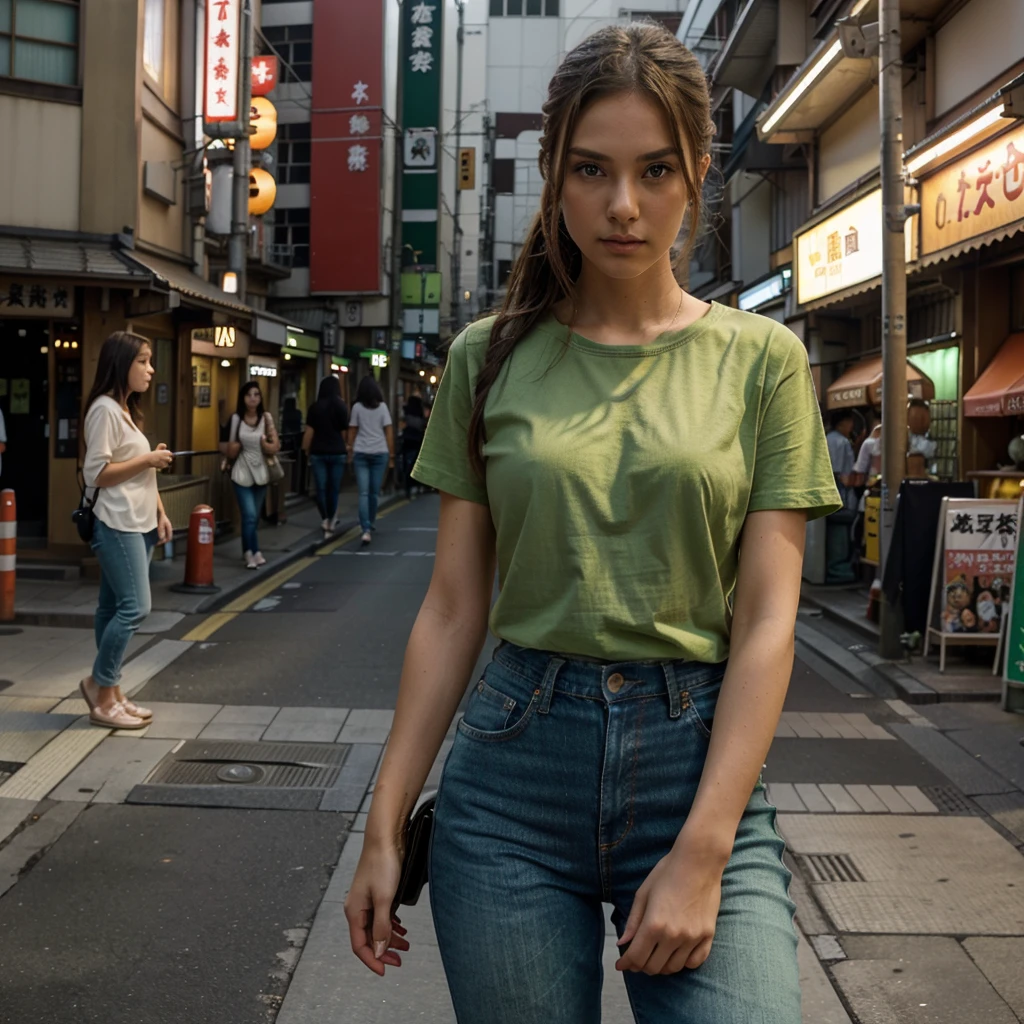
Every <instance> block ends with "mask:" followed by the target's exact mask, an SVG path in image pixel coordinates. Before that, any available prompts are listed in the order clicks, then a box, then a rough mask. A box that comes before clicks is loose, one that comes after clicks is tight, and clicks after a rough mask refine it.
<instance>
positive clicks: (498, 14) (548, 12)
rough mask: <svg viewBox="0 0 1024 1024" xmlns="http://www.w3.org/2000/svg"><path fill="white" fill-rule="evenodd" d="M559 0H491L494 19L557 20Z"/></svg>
mask: <svg viewBox="0 0 1024 1024" xmlns="http://www.w3.org/2000/svg"><path fill="white" fill-rule="evenodd" d="M558 7H559V0H491V3H490V8H489V10H490V15H491V17H492V18H503V17H504V18H521V17H523V16H524V15H525V16H526V17H527V18H540V17H546V18H557V17H558Z"/></svg>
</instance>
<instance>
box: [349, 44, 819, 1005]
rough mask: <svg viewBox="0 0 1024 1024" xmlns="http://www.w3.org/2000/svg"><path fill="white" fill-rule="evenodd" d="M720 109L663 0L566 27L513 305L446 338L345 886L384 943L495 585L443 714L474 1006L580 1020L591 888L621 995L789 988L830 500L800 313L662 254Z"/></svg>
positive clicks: (446, 825) (442, 930) (448, 825)
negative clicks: (810, 544) (705, 285)
mask: <svg viewBox="0 0 1024 1024" xmlns="http://www.w3.org/2000/svg"><path fill="white" fill-rule="evenodd" d="M713 131H714V129H713V124H712V121H711V117H710V104H709V98H708V91H707V84H706V80H705V76H704V72H703V71H702V69H701V67H700V65H699V64H698V62H697V60H696V59H695V58H694V57H693V55H692V54H691V53H690V52H689V51H688V50H686V49H685V48H684V47H683V46H682V45H681V44H680V43H679V42H678V41H677V40H676V39H675V37H674V36H672V35H670V34H669V33H667V32H665V31H664V30H662V29H661V28H658V27H654V26H651V25H643V24H632V25H630V26H628V27H625V28H618V27H611V28H606V29H602V30H601V31H599V32H597V33H596V34H594V35H593V36H591V37H590V38H589V39H587V40H586V41H584V42H583V43H582V44H581V45H580V46H578V47H577V48H576V49H574V50H573V51H572V52H571V53H569V54H568V55H567V56H566V58H565V59H564V61H563V63H562V65H561V66H560V68H559V69H558V71H557V73H556V74H555V77H554V78H553V80H552V82H551V84H550V87H549V92H548V98H547V101H546V103H545V105H544V126H543V134H542V138H541V143H540V169H541V174H542V176H543V179H544V188H543V192H542V196H541V209H540V212H539V214H538V216H537V218H536V220H535V222H534V224H533V226H532V228H531V230H530V231H529V233H528V235H527V237H526V239H525V241H524V244H523V248H522V251H521V253H520V256H519V258H518V260H517V262H516V264H515V266H514V268H513V271H512V275H511V277H510V280H509V286H508V292H507V296H506V298H505V303H504V306H503V308H502V310H501V313H500V314H499V315H498V316H497V317H493V318H489V319H487V320H484V321H481V322H480V323H478V324H475V325H473V326H471V327H470V328H468V329H467V330H466V331H464V332H463V334H462V335H461V336H460V337H458V338H457V339H456V340H455V342H454V343H453V345H452V347H451V350H450V352H449V355H448V362H447V367H446V369H445V373H444V377H443V379H442V382H441V385H440V388H439V392H438V395H437V400H436V402H435V404H434V407H433V411H432V414H431V417H430V420H429V423H428V426H427V432H426V438H425V440H424V443H423V449H422V452H421V455H420V459H419V462H418V464H417V467H416V469H415V470H414V475H415V477H416V479H417V480H419V481H421V482H423V483H426V484H430V485H433V486H435V487H437V488H438V489H439V490H440V491H441V492H442V494H441V514H440V524H439V531H438V537H437V556H436V560H435V567H434V573H433V578H432V580H431V583H430V588H429V590H428V593H427V596H426V598H425V600H424V603H423V607H422V609H421V611H420V614H419V616H418V618H417V620H416V623H415V625H414V627H413V630H412V634H411V636H410V639H409V644H408V648H407V653H406V659H405V666H404V668H403V672H402V680H401V688H400V694H399V699H398V706H397V708H396V712H395V719H394V727H393V730H392V732H391V737H390V740H389V742H388V746H387V751H386V753H385V756H384V762H383V765H382V767H381V771H380V776H379V779H378V782H377V784H376V786H375V789H374V794H373V803H372V806H371V809H370V814H369V820H368V821H367V823H366V834H365V842H364V844H363V849H362V855H361V858H360V862H359V866H358V868H357V870H356V874H355V878H354V879H353V882H352V886H351V890H350V892H349V896H348V899H347V901H346V914H347V917H348V921H349V927H350V933H351V943H352V948H353V950H354V952H355V954H356V955H357V956H358V957H359V958H360V959H361V960H362V961H363V962H364V963H365V964H366V965H367V967H369V968H370V969H371V970H372V971H375V972H376V973H378V974H383V973H384V970H385V968H386V967H387V966H388V965H394V966H397V965H399V964H400V963H401V959H400V956H399V952H400V951H403V950H406V949H408V948H409V943H408V941H407V940H406V939H405V938H404V937H403V935H404V929H403V928H402V927H401V926H400V925H398V924H394V922H393V919H392V918H391V914H390V907H391V900H392V897H393V895H394V893H395V891H396V887H397V884H398V880H399V873H400V866H401V862H402V855H403V849H402V837H403V826H404V823H405V821H406V818H407V816H408V814H409V812H410V810H411V808H412V807H413V805H414V803H415V801H416V800H417V797H418V795H419V793H420V789H421V787H422V785H423V781H424V779H425V778H426V776H427V773H428V772H429V770H430V766H431V764H432V762H433V760H434V758H435V756H436V755H437V752H438V750H439V748H440V746H441V743H442V740H443V739H444V736H445V732H446V730H447V729H448V726H449V723H450V722H451V720H452V717H453V715H454V713H455V711H456V709H457V708H458V706H459V703H460V700H461V698H462V695H463V690H464V688H465V685H466V683H467V680H468V679H469V677H470V673H471V672H472V670H473V666H474V664H475V662H476V659H477V657H478V655H479V652H480V649H481V646H482V644H483V642H484V640H485V638H486V635H487V628H488V612H489V611H490V618H489V624H490V628H491V630H492V631H493V633H494V634H495V635H496V636H498V637H499V638H500V639H501V641H502V642H501V644H500V646H499V647H498V649H497V650H496V652H495V653H494V656H493V660H492V661H491V662H490V664H489V665H488V667H487V669H486V671H485V673H484V676H483V678H482V679H479V680H476V681H474V686H473V690H472V694H471V697H470V700H469V703H468V706H467V708H466V712H465V716H464V717H463V718H462V719H461V720H460V722H459V726H458V731H457V735H456V739H455V743H454V746H453V748H452V750H451V753H450V754H449V756H448V759H447V762H446V765H445V770H444V775H443V778H442V781H441V785H440V791H439V793H438V797H437V805H436V811H435V818H434V831H433V840H432V849H431V861H430V902H431V906H432V909H433V914H434V923H435V926H436V931H437V939H438V944H439V947H440V951H441V956H442V960H443V962H444V968H445V972H446V974H447V977H448V984H449V987H450V989H451V994H452V1000H453V1003H454V1006H455V1012H456V1016H457V1018H458V1020H459V1021H460V1022H462V1024H479V1022H480V1021H487V1022H488V1024H541V1022H543V1024H590V1022H592V1021H596V1020H598V1019H599V1016H600V997H601V955H602V949H603V945H604V927H603V923H604V918H603V912H602V904H611V906H612V908H613V912H612V916H613V920H614V922H615V925H616V928H617V930H618V933H619V943H620V948H621V956H620V959H619V960H618V962H617V963H616V968H617V969H618V970H620V971H623V972H625V983H626V988H627V991H628V994H629V998H630V1002H631V1005H632V1007H633V1013H634V1015H635V1017H636V1020H637V1021H642V1022H644V1024H669V1022H672V1024H750V1022H752V1021H757V1022H758V1024H799V1022H800V1019H801V1014H800V990H799V977H798V971H797V960H796V948H797V942H796V934H795V932H794V927H793V909H794V908H793V904H792V903H791V902H790V900H789V897H788V894H787V883H788V881H789V874H788V872H787V870H786V868H785V866H784V865H783V862H782V851H783V843H782V840H781V839H780V837H779V835H778V833H777V831H776V829H775V810H774V808H773V807H771V806H770V805H769V804H768V803H767V801H766V799H765V791H764V787H763V786H762V784H761V782H760V772H761V767H762V764H763V762H764V759H765V755H766V753H767V751H768V748H769V745H770V744H771V741H772V735H773V732H774V730H775V726H776V722H777V721H778V718H779V714H780V712H781V708H782V704H783V699H784V697H785V693H786V688H787V686H788V683H789V678H790V673H791V670H792V664H793V630H794V620H795V618H796V609H797V601H798V597H799V590H800V570H801V562H802V552H803V543H804V524H805V522H806V520H807V519H808V518H812V517H816V516H821V515H823V514H826V513H828V512H831V511H832V510H834V509H835V508H836V507H838V504H839V500H838V495H837V493H836V488H835V484H834V482H833V479H832V471H831V468H830V465H829V459H828V451H827V448H826V446H825V438H824V432H823V430H822V425H821V416H820V412H819V409H818V405H817V401H816V398H815V394H814V388H813V384H812V380H811V374H810V370H809V367H808V361H807V355H806V352H805V350H804V348H803V346H802V344H801V343H800V342H799V340H798V339H797V338H796V337H794V335H793V334H791V333H790V332H789V331H788V330H786V328H785V327H782V326H781V325H779V324H777V323H775V322H774V321H771V320H768V319H765V318H763V317H759V316H756V315H752V314H749V313H743V312H740V311H738V310H735V309H730V308H727V307H724V306H721V305H718V304H714V303H712V304H710V305H709V304H707V303H705V302H701V301H699V300H698V299H696V298H694V297H693V296H691V295H688V294H687V293H686V292H685V291H683V290H682V289H680V287H679V285H678V284H677V282H676V279H675V276H674V274H673V266H672V258H671V255H670V250H671V248H672V247H673V245H674V243H675V242H676V239H677V236H678V235H679V232H680V230H681V229H682V230H683V231H684V241H685V242H686V245H684V246H683V258H685V257H686V255H687V251H688V249H689V246H691V245H692V243H693V240H694V237H695V234H696V231H697V225H698V222H699V215H700V206H701V190H702V179H703V177H704V175H705V173H706V171H707V168H708V165H709V162H710V157H709V153H710V148H711V138H712V135H713ZM741 553H742V557H741ZM495 564H497V567H498V570H499V574H500V583H501V590H500V593H499V596H498V598H497V602H496V603H495V605H494V608H493V610H491V609H490V605H491V597H492V588H493V576H494V569H495ZM727 659H728V660H727Z"/></svg>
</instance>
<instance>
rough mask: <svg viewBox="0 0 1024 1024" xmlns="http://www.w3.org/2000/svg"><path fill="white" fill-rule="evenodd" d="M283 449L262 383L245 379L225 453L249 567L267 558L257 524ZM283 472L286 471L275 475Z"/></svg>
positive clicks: (254, 566) (253, 566) (279, 476)
mask: <svg viewBox="0 0 1024 1024" xmlns="http://www.w3.org/2000/svg"><path fill="white" fill-rule="evenodd" d="M280 450H281V440H280V438H279V437H278V435H277V431H276V430H275V428H274V420H273V418H272V417H271V415H270V413H268V412H267V411H266V410H265V409H264V408H263V393H262V392H261V391H260V386H259V384H257V383H256V381H252V380H250V381H246V383H245V384H243V385H242V387H241V388H240V389H239V391H238V402H237V405H236V407H235V412H234V415H233V416H232V417H231V427H230V429H229V431H228V440H227V443H226V445H225V455H226V456H227V458H228V459H231V460H232V467H231V482H232V484H233V485H234V488H235V497H236V498H237V500H238V509H239V512H240V513H241V517H242V557H243V559H244V561H245V565H246V568H248V569H257V568H259V567H260V566H261V565H264V564H265V562H266V559H264V558H263V555H262V554H261V553H260V544H259V534H258V530H257V527H258V526H259V519H260V510H261V509H262V508H263V500H264V498H265V497H266V494H267V487H268V485H270V484H272V483H273V482H274V481H275V470H274V469H273V465H272V464H276V466H277V470H278V471H280V470H281V466H280V463H279V462H278V460H277V459H276V458H275V456H276V454H277V453H278V452H279V451H280ZM282 476H283V471H281V472H280V475H278V476H276V479H277V480H280V479H281V477H282Z"/></svg>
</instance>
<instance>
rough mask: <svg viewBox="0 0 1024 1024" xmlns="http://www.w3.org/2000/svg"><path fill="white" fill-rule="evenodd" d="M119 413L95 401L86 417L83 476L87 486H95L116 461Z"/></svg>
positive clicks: (119, 431)
mask: <svg viewBox="0 0 1024 1024" xmlns="http://www.w3.org/2000/svg"><path fill="white" fill-rule="evenodd" d="M117 420H118V414H117V413H116V412H114V410H113V409H111V408H110V407H109V406H107V405H106V403H104V402H94V403H93V405H92V406H91V408H90V409H89V412H88V414H87V415H86V417H85V462H84V463H83V464H82V478H83V479H84V480H85V485H86V487H95V486H96V478H97V477H98V476H99V475H100V473H102V472H103V470H104V469H105V468H106V467H107V466H108V465H109V464H110V463H111V462H113V461H114V449H115V448H116V447H117V445H118V442H119V439H120V433H121V430H120V425H119V424H118V422H117Z"/></svg>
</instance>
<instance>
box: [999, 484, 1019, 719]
mask: <svg viewBox="0 0 1024 1024" xmlns="http://www.w3.org/2000/svg"><path fill="white" fill-rule="evenodd" d="M1022 514H1024V497H1022V498H1021V500H1020V504H1019V505H1018V506H1017V522H1018V523H1020V522H1021V521H1022V520H1021V515H1022ZM1019 558H1020V534H1019V532H1018V535H1017V546H1016V548H1015V549H1014V568H1016V566H1017V565H1018V564H1019ZM1011 595H1012V596H1011V598H1010V601H1009V602H1008V608H1007V609H1004V620H1005V622H1006V626H1005V640H1004V643H1003V648H1004V655H1003V700H1002V704H1003V710H1004V711H1016V712H1017V714H1024V579H1022V578H1021V574H1020V573H1016V572H1015V573H1014V575H1013V588H1012V591H1011Z"/></svg>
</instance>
